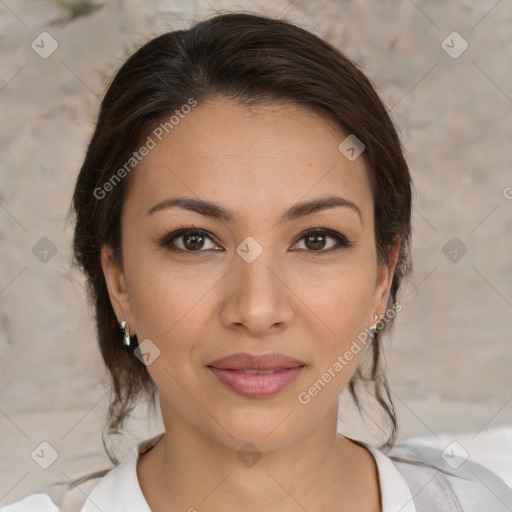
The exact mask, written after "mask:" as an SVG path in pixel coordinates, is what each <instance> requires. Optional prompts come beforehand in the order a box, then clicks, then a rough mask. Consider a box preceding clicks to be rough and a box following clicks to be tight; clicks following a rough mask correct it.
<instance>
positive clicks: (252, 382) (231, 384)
mask: <svg viewBox="0 0 512 512" xmlns="http://www.w3.org/2000/svg"><path fill="white" fill-rule="evenodd" d="M304 366H305V363H304V362H303V361H299V360H298V359H292V358H290V357H287V356H284V355H283V354H277V353H271V354H262V355H251V354H245V353H239V354H232V355H230V356H228V357H224V358H222V359H217V360H216V361H212V362H211V363H210V364H209V365H207V367H208V369H209V370H210V371H211V372H212V373H213V374H214V375H215V376H216V377H217V379H218V380H219V381H220V382H221V383H222V384H223V385H225V386H226V387H227V388H229V389H230V390H231V391H234V392H235V393H237V394H239V395H242V396H245V397H250V398H267V397H270V396H272V395H274V394H276V393H278V392H279V391H281V390H283V389H285V388H287V387H288V386H290V385H291V383H292V382H294V381H295V380H296V379H297V378H298V376H299V375H300V373H301V372H302V370H303V368H304Z"/></svg>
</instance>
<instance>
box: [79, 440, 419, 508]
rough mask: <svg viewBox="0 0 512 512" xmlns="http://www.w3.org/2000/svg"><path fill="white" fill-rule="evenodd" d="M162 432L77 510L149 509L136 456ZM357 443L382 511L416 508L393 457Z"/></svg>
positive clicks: (105, 479) (114, 471) (135, 451)
mask: <svg viewBox="0 0 512 512" xmlns="http://www.w3.org/2000/svg"><path fill="white" fill-rule="evenodd" d="M162 435H163V434H159V435H157V436H155V437H152V438H151V439H146V440H145V441H143V442H142V443H139V444H138V445H137V446H136V447H135V448H134V449H133V450H132V452H131V453H130V455H129V456H128V457H127V458H126V459H125V460H124V461H123V462H122V463H121V464H120V465H119V466H116V467H115V468H114V469H112V470H110V471H109V472H108V473H107V474H106V475H105V476H104V477H103V478H102V479H101V480H100V481H99V483H98V485H97V486H96V487H95V488H94V489H93V490H92V492H91V493H90V494H89V497H88V499H87V501H86V503H85V505H84V506H83V507H82V509H81V511H80V512H98V510H108V511H109V512H151V509H150V508H149V505H148V504H147V502H146V499H145V498H144V494H143V493H142V489H141V488H140V484H139V480H138V478H137V460H138V457H139V454H142V453H144V452H145V451H147V450H149V449H150V448H151V447H152V446H154V445H155V444H156V443H157V442H158V440H159V439H160V438H161V437H162ZM360 444H362V445H363V446H364V447H365V448H366V449H367V450H368V451H369V452H370V453H371V454H372V455H373V457H374V458H375V461H376V463H377V469H378V474H379V485H380V492H381V496H382V512H417V511H416V507H415V506H414V501H413V498H412V495H411V491H410V490H409V487H408V485H407V483H406V482H405V480H404V479H403V477H402V475H401V474H400V472H399V471H398V469H397V468H396V466H395V465H394V464H393V461H392V460H391V459H390V458H389V457H388V456H387V455H385V454H384V453H382V452H381V451H380V450H378V449H377V448H374V447H373V446H370V445H368V444H365V443H360Z"/></svg>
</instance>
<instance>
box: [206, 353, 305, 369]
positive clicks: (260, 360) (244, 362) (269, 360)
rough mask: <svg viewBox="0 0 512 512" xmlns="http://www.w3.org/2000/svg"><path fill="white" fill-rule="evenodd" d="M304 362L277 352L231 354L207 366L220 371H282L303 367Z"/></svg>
mask: <svg viewBox="0 0 512 512" xmlns="http://www.w3.org/2000/svg"><path fill="white" fill-rule="evenodd" d="M304 365H305V363H304V361H299V360H298V359H293V358H291V357H287V356H285V355H283V354H278V353H277V352H272V353H269V354H260V355H251V354H247V353H237V354H231V355H230V356H227V357H223V358H221V359H217V360H216V361H212V362H211V363H209V364H208V365H207V366H212V367H214V368H218V369H220V370H249V371H251V370H284V369H288V368H298V367H300V366H304ZM253 373H254V372H253Z"/></svg>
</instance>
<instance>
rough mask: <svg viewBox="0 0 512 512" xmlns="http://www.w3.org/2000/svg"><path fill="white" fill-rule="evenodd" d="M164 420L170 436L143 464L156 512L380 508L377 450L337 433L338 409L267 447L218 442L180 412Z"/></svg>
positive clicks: (146, 492) (147, 492) (143, 480)
mask: <svg viewBox="0 0 512 512" xmlns="http://www.w3.org/2000/svg"><path fill="white" fill-rule="evenodd" d="M164 418H166V419H167V420H168V421H166V422H165V426H166V434H165V435H164V436H163V437H162V438H161V439H160V440H159V442H158V443H157V444H156V445H155V446H154V447H153V448H152V449H151V450H150V451H148V452H147V453H146V454H144V455H142V456H140V458H139V461H138V468H137V471H138V476H139V482H140V484H141V488H142V491H143V493H144V495H145V497H146V500H147V502H148V504H149V506H150V508H151V510H152V511H153V512H160V511H164V510H165V511H168V510H186V511H189V510H190V511H191V512H193V511H194V510H196V509H197V510H201V509H206V508H207V509H208V510H209V511H212V512H216V511H219V512H220V511H225V510H238V511H249V510H251V511H252V510H254V511H256V510H261V509H264V510H265V509H267V508H268V509H271V510H279V511H280V512H288V511H290V512H291V511H294V512H296V511H298V510H300V509H301V508H302V509H303V510H307V511H308V512H317V511H318V512H320V511H324V510H336V511H339V512H345V511H346V512H348V511H353V510H359V511H368V512H370V511H371V512H375V511H377V510H380V508H379V507H380V493H379V486H378V474H377V468H376V464H375V461H374V459H373V456H372V455H371V454H370V453H369V452H368V451H367V450H366V449H365V448H363V447H360V446H359V445H357V444H355V443H353V442H352V441H350V440H349V439H347V438H345V437H343V436H341V435H338V434H337V433H336V427H337V409H336V410H333V411H331V412H330V413H329V414H328V415H327V417H326V419H325V421H323V422H322V423H321V424H320V425H319V426H318V427H317V428H316V429H315V430H314V431H312V432H310V433H308V434H307V435H305V436H302V437H301V438H300V439H297V440H293V441H292V442H290V443H289V444H287V445H286V446H280V447H279V448H277V449H271V450H262V451H261V452H260V451H258V450H257V448H256V447H254V448H252V447H251V446H247V448H246V450H247V449H249V450H251V451H241V450H237V449H234V448H231V447H228V446H226V445H225V444H222V443H219V442H218V441H216V440H215V439H212V438H211V437H209V436H207V435H205V434H204V433H203V432H201V431H199V430H197V429H196V428H195V427H194V426H193V425H191V424H190V423H184V422H183V419H182V418H181V417H179V415H177V414H174V415H169V414H166V415H165V416H164ZM242 444H243V443H242Z"/></svg>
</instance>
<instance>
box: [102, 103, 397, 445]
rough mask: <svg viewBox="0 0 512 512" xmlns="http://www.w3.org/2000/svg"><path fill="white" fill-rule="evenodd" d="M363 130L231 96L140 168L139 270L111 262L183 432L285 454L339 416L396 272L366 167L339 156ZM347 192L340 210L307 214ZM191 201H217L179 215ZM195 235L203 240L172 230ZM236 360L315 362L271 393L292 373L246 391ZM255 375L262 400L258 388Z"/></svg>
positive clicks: (136, 190)
mask: <svg viewBox="0 0 512 512" xmlns="http://www.w3.org/2000/svg"><path fill="white" fill-rule="evenodd" d="M347 135H348V133H343V132H342V131H341V130H340V129H339V128H338V127H337V126H336V125H335V124H334V123H333V122H332V121H329V120H326V119H324V118H323V117H320V116H319V115H317V114H315V113H313V112H312V111H309V110H305V109H301V108H299V107H297V106H291V105H280V106H264V107H256V108H253V109H249V108H247V107H243V106H239V105H237V104H235V103H233V102H230V101H228V100H217V101H215V102H211V103H208V104H205V105H201V106H197V107H196V108H194V109H192V111H191V112H190V113H189V114H188V115H186V116H185V117H184V118H182V119H180V121H179V123H178V124H177V125H175V126H174V127H173V128H172V131H170V132H169V134H168V135H167V136H166V137H165V138H162V140H161V141H158V143H157V144H156V147H154V148H153V149H151V150H150V152H149V154H148V155H147V156H145V157H144V158H143V159H142V161H141V163H140V164H139V167H138V168H137V170H136V171H133V172H134V173H136V174H135V176H134V178H135V180H134V182H133V183H132V184H131V187H130V189H129V192H128V194H127V196H126V198H125V202H124V205H123V210H122V216H121V225H122V253H123V260H124V261H123V269H120V268H119V267H117V266H116V265H115V264H114V263H112V262H111V261H110V260H109V259H108V257H107V250H106V248H105V249H104V251H103V257H102V263H103V268H104V271H105V275H106V278H107V284H108V288H109V292H110V297H111V300H112V304H113V307H114V309H115V311H116V315H117V318H118V320H119V321H122V320H127V321H128V322H129V325H130V328H131V334H137V336H138V340H139V344H141V345H142V344H143V343H145V345H142V346H143V347H145V348H143V350H142V352H146V353H147V354H148V355H147V356H146V357H147V361H148V370H149V372H150V374H151V377H152V379H153V380H154V382H155V384H156V386H157V387H158V390H159V394H160V403H161V407H162V414H163V417H164V421H165V422H166V423H167V422H168V423H169V426H172V425H183V426H186V427H187V428H188V429H190V428H195V429H197V430H198V431H200V432H201V433H203V434H205V435H207V436H209V437H210V438H212V439H216V440H218V441H219V442H221V443H223V444H225V445H226V446H231V447H233V448H234V449H239V448H240V447H241V446H242V445H243V444H245V443H247V442H251V443H253V444H254V445H256V446H257V447H258V448H260V449H274V448H277V447H280V446H284V445H286V444H288V443H290V442H292V441H294V440H296V439H299V438H301V437H302V436H304V435H306V434H307V433H309V432H312V431H313V430H315V429H316V428H317V427H318V426H319V425H320V423H321V422H322V421H325V420H326V418H330V419H331V420H332V414H334V417H335V415H336V411H337V397H338V395H339V393H340V392H341V391H342V390H343V388H344V387H345V386H346V385H347V383H348V382H349V380H350V378H351V376H352V374H353V373H354V371H355V369H356V367H357V363H358V360H359V358H360V355H361V351H358V352H356V350H352V355H353V357H352V359H351V360H350V361H349V360H348V359H347V358H343V356H344V354H345V353H346V352H347V351H348V350H349V349H350V348H351V347H354V340H355V341H356V342H357V340H358V335H360V334H361V333H362V332H364V331H365V329H367V328H368V327H369V326H370V325H372V324H373V323H374V317H373V314H374V313H379V314H383V313H384V312H385V307H386V302H387V298H388V295H389V288H390V284H391V279H392V272H393V270H394V261H393V264H392V265H391V272H390V271H389V270H388V269H387V268H386V267H385V266H384V265H379V264H378V263H377V256H376V249H375V240H374V223H373V199H372V195H371V191H370V186H369V182H368V177H367V173H366V170H365V166H364V163H363V159H362V158H357V159H355V160H353V161H351V160H349V159H347V158H346V157H345V156H344V154H342V153H341V152H340V150H339V149H338V145H339V144H340V143H341V142H342V141H343V140H344V139H345V138H346V137H347ZM153 138H154V139H155V140H157V139H156V138H155V137H154V136H153ZM331 197H337V198H339V203H340V204H338V205H336V206H332V205H331V207H328V208H318V209H316V208H307V207H306V208H300V209H298V210H297V207H298V206H299V205H304V204H306V203H309V202H311V201H318V200H321V199H324V198H331ZM175 198H188V199H193V200H196V201H207V202H209V203H214V204H215V205H216V207H215V208H208V209H203V213H200V212H198V211H192V210H191V209H187V208H185V207H179V206H169V204H167V206H166V204H165V201H169V200H172V199H175ZM221 211H222V212H229V215H227V214H226V215H223V216H220V215H217V214H218V213H219V212H221ZM290 212H291V214H290ZM287 213H288V215H287ZM193 227H194V228H197V229H199V230H201V233H200V234H198V235H195V236H194V234H193V233H192V234H190V233H188V234H187V233H183V232H182V233H181V234H179V235H178V236H177V237H176V238H174V239H172V236H170V235H171V234H172V233H173V232H175V231H177V230H178V229H183V228H187V229H189V228H193ZM315 228H325V229H327V230H330V231H328V232H327V233H324V234H322V233H320V234H316V235H315V234H314V233H311V230H313V229H315ZM180 235H181V236H180ZM336 236H339V237H340V239H337V238H336ZM347 242H348V243H347ZM394 256H396V250H395V253H394ZM394 256H393V257H394ZM393 257H392V260H393ZM145 340H150V341H149V342H148V341H145ZM358 345H359V346H360V347H362V346H363V345H362V343H361V342H358ZM158 351H159V352H158ZM234 353H248V354H250V355H261V354H268V353H280V354H283V355H284V356H287V357H290V358H293V359H295V360H299V361H300V362H302V363H303V366H302V368H300V369H298V370H297V369H295V370H289V369H288V370H282V371H284V372H285V373H286V374H287V375H289V376H291V375H292V374H293V376H294V377H295V378H294V380H286V377H283V379H284V380H285V384H282V385H281V388H279V386H277V388H276V389H277V391H276V389H274V392H271V391H269V392H268V393H267V394H265V392H264V390H263V391H262V390H261V388H262V387H263V388H265V386H272V385H274V384H275V382H276V381H277V380H279V379H280V378H281V377H279V378H277V377H276V374H274V375H273V376H271V375H263V374H260V375H258V374H256V375H255V374H252V375H245V376H241V375H240V374H241V373H242V372H237V374H238V376H235V377H236V378H235V381H236V382H238V384H237V385H238V386H241V387H238V388H236V387H235V389H233V388H232V387H230V386H229V385H227V384H225V383H223V382H222V380H221V379H220V378H219V377H218V376H217V374H219V372H217V373H215V370H212V369H211V368H210V367H209V365H210V364H211V363H212V362H214V361H215V360H218V359H220V358H223V357H225V356H229V355H231V354H234ZM339 357H342V358H343V361H344V364H342V363H341V362H340V359H339ZM336 362H338V364H337V365H336ZM340 366H341V368H340ZM329 369H330V370H329ZM227 372H231V373H230V375H231V376H233V375H234V374H233V372H235V370H224V372H223V374H224V375H227ZM326 372H327V373H329V375H330V377H331V378H330V379H327V377H326V376H325V374H326ZM220 373H222V372H220ZM228 377H229V376H228ZM319 379H320V380H321V381H322V383H323V385H322V386H321V387H320V388H318V389H319V390H318V389H317V392H316V393H315V392H314V391H313V392H309V391H308V390H310V388H311V387H312V386H313V385H314V384H315V382H317V381H318V380H319ZM249 380H250V381H251V382H252V383H253V386H254V388H252V389H256V390H259V392H251V391H250V390H249V391H247V387H244V386H249V387H251V383H249V384H247V381H249ZM241 381H243V382H242V383H241ZM244 382H245V384H244ZM283 386H284V387H283ZM317 386H318V385H317ZM244 389H245V390H246V391H245V392H244V391H243V390H244ZM265 389H268V388H265ZM308 397H309V399H308ZM328 413H329V414H328Z"/></svg>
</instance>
